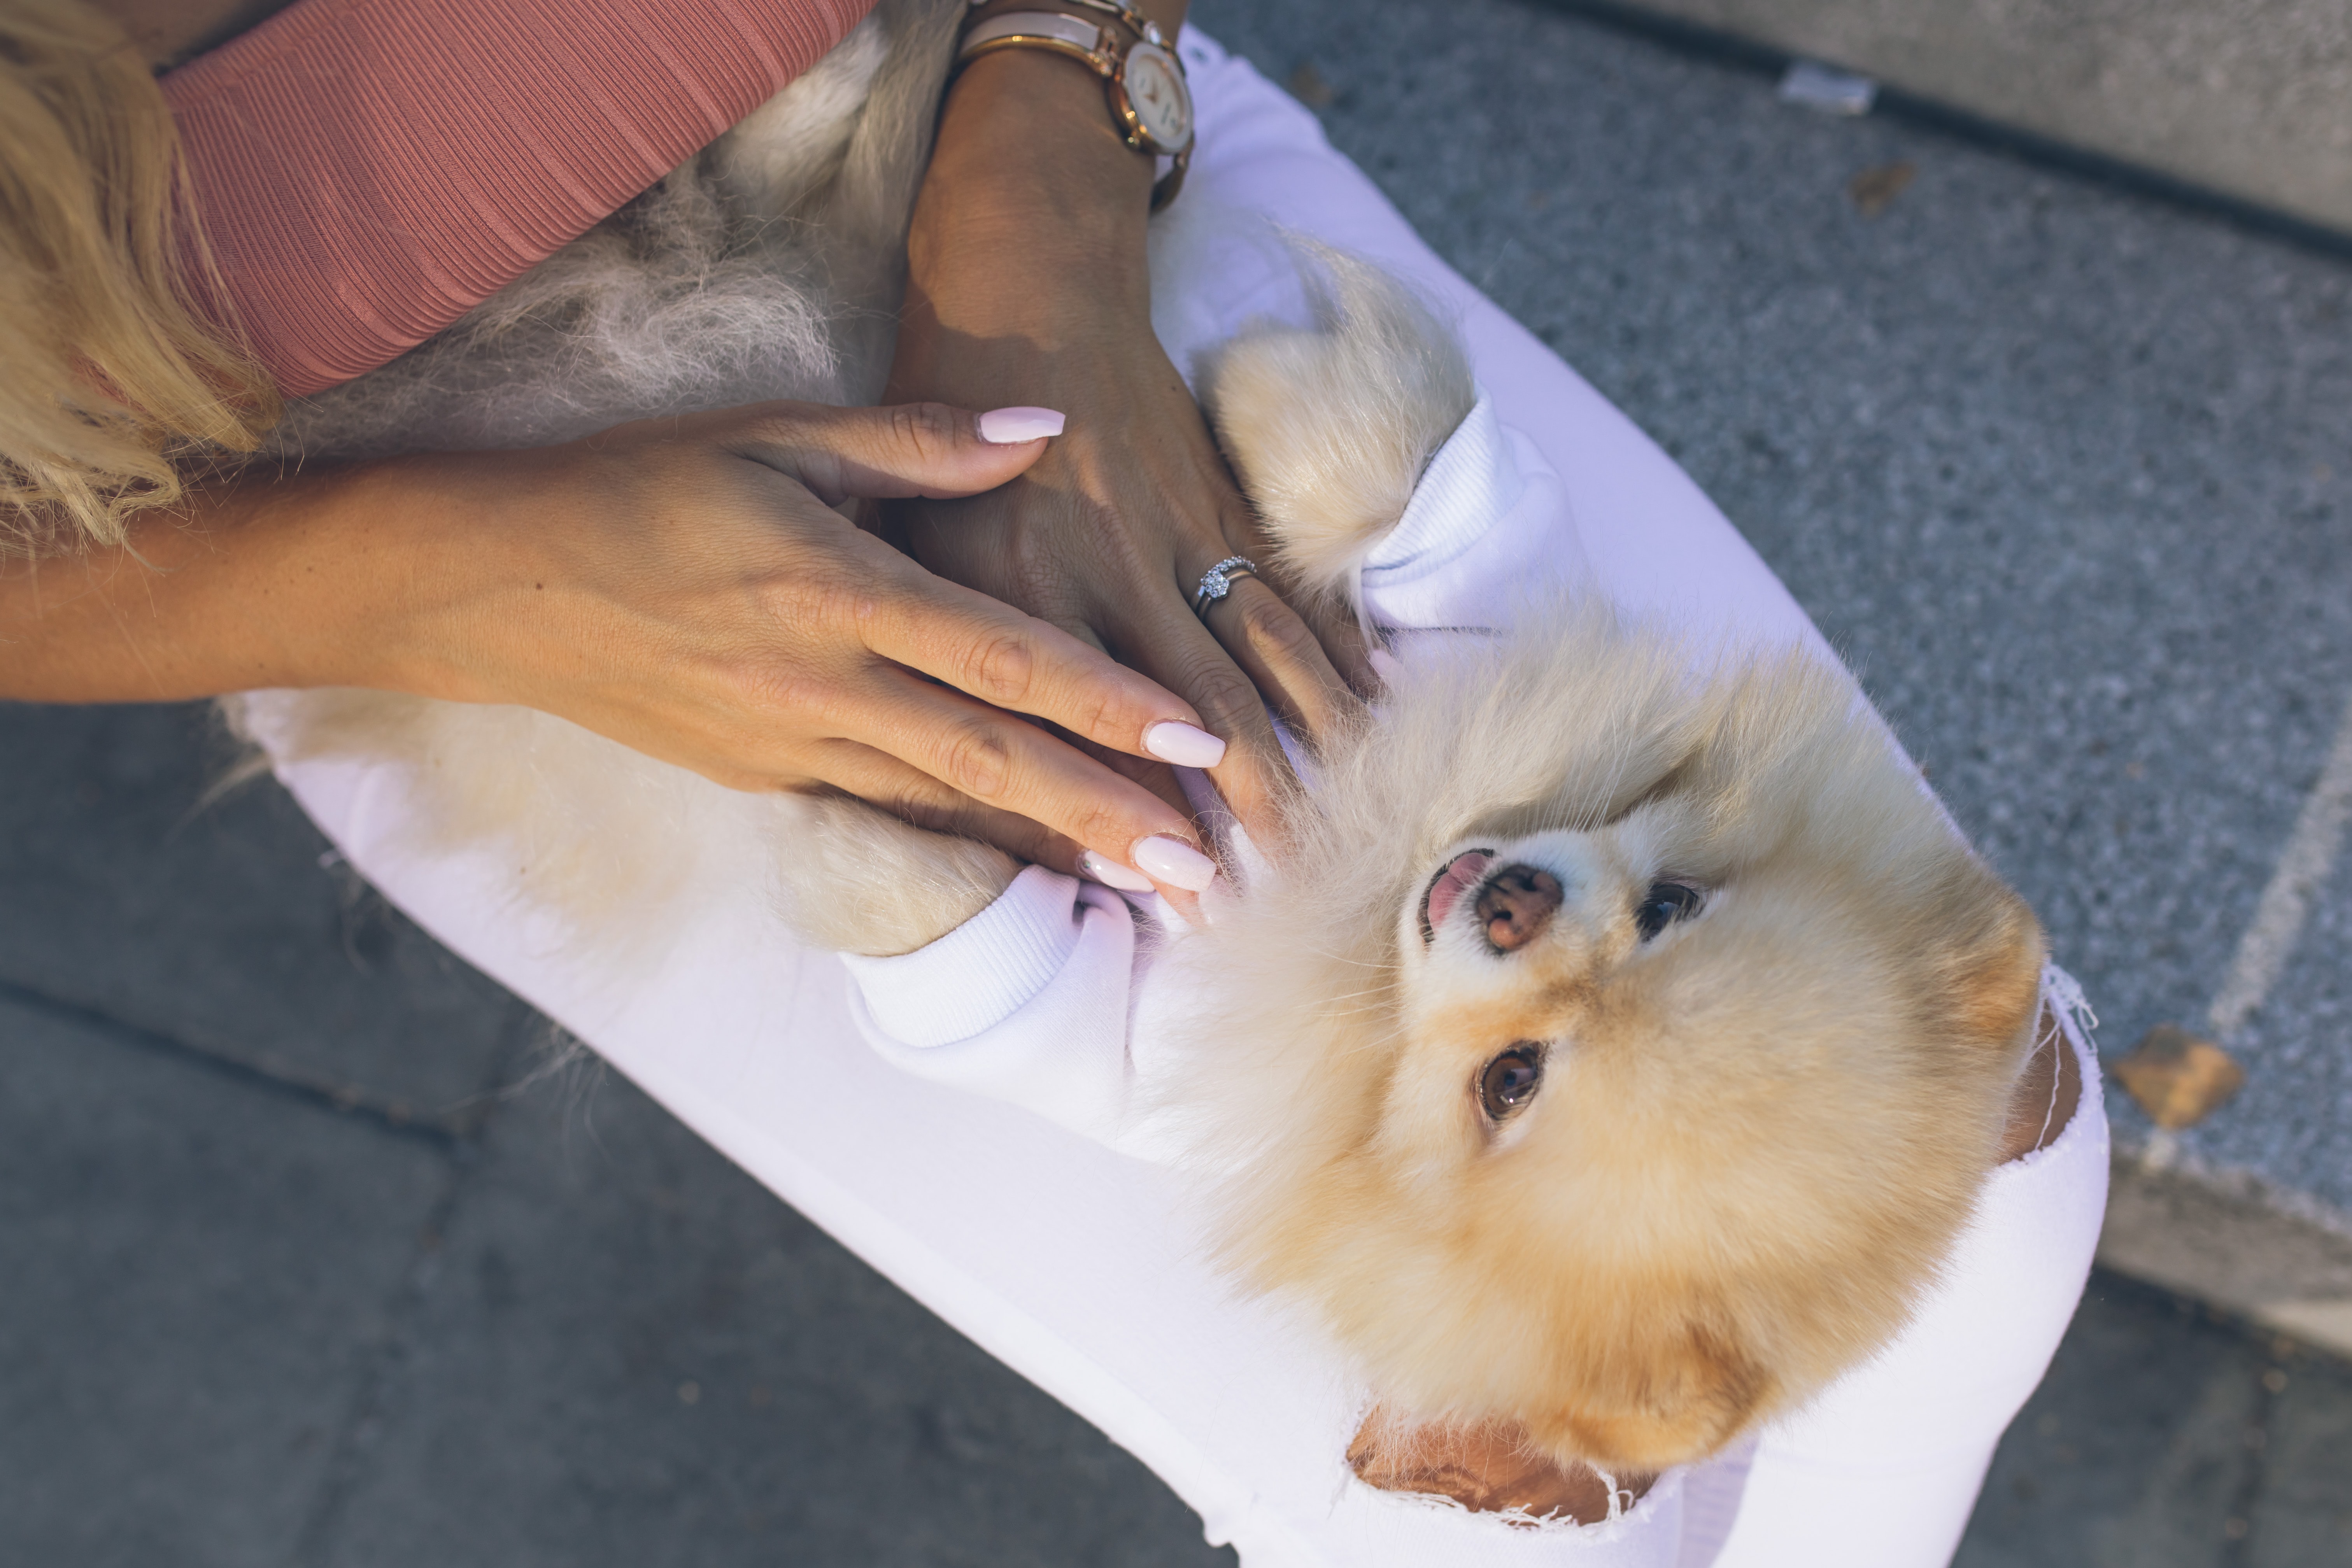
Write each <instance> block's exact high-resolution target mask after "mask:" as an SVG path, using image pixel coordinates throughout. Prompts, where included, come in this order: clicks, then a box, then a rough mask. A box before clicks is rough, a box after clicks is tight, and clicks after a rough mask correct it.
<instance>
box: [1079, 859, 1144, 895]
mask: <svg viewBox="0 0 2352 1568" xmlns="http://www.w3.org/2000/svg"><path fill="white" fill-rule="evenodd" d="M1078 869H1079V870H1081V871H1083V872H1085V873H1086V874H1087V876H1089V877H1092V878H1093V879H1095V880H1096V881H1097V882H1100V883H1101V884H1102V885H1103V886H1104V887H1106V888H1117V889H1118V890H1119V891H1120V892H1122V893H1148V892H1150V891H1151V879H1150V878H1149V877H1147V876H1145V875H1144V874H1143V873H1142V872H1140V871H1137V870H1133V869H1130V868H1128V867H1125V866H1122V865H1120V864H1119V863H1118V861H1116V860H1114V859H1112V858H1110V857H1109V856H1108V855H1097V854H1096V853H1095V852H1094V851H1093V850H1091V849H1089V850H1087V851H1086V852H1085V853H1084V854H1082V855H1080V856H1079V857H1078Z"/></svg>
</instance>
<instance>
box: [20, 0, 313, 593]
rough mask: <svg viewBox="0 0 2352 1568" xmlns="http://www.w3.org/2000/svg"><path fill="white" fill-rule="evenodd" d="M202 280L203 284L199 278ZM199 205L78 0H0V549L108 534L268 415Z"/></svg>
mask: <svg viewBox="0 0 2352 1568" xmlns="http://www.w3.org/2000/svg"><path fill="white" fill-rule="evenodd" d="M199 290H201V291H202V292H201V293H199ZM211 300H226V292H225V290H224V289H223V287H222V284H221V279H220V275H219V273H218V271H217V270H216V269H215V268H214V266H213V263H212V260H211V258H210V256H209V254H208V253H207V252H206V251H205V248H204V246H203V243H202V240H201V237H200V236H198V235H197V233H196V231H195V226H194V193H193V187H192V185H191V184H190V182H189V178H188V173H187V168H186V165H185V163H184V160H183V158H182V155H181V148H180V139H179V133H178V131H177V129H176V127H175V126H174V125H173V121H172V110H171V108H170V106H169V105H168V104H166V103H165V101H164V100H163V91H162V89H159V88H158V87H157V86H156V85H155V80H154V78H153V77H152V75H151V74H150V72H149V70H148V67H147V63H146V61H145V60H144V59H142V58H141V56H140V53H139V50H138V49H137V48H136V47H134V46H133V45H132V44H131V40H130V39H129V38H128V37H125V36H124V35H123V33H122V31H121V29H120V28H119V27H117V26H114V25H113V24H112V23H111V22H109V21H107V20H106V19H104V18H102V17H100V16H97V15H95V14H94V13H91V12H89V11H87V10H85V9H84V8H83V7H82V6H80V5H78V4H76V3H74V0H9V4H8V5H6V6H5V9H4V10H0V557H6V556H10V555H26V554H42V553H47V552H54V551H60V550H68V549H74V548H88V547H89V546H91V545H101V546H104V545H119V544H121V543H122V542H124V538H125V535H126V531H127V528H128V524H129V522H130V520H131V514H133V513H134V512H137V511H140V510H145V509H147V508H150V507H162V506H171V505H173V504H174V503H176V502H177V501H179V500H181V499H182V497H183V495H184V474H183V470H184V469H193V470H202V469H204V468H209V467H211V466H213V465H215V464H218V463H219V462H221V461H222V460H224V459H225V458H230V457H231V456H232V455H234V454H237V453H245V452H250V451H252V450H254V449H255V447H257V446H258V445H259V444H260V440H261V437H262V435H263V433H264V432H266V431H267V430H268V428H269V427H270V426H272V425H274V424H275V423H276V422H277V419H278V411H279V400H278V391H277V388H276V387H275V385H274V384H272V383H271V381H270V379H269V375H268V372H267V371H265V370H264V369H262V367H261V366H260V364H259V363H257V361H256V360H255V359H254V357H253V355H252V354H251V353H249V352H248V351H247V349H246V348H245V346H244V345H243V344H242V342H239V341H238V340H237V339H236V336H235V335H234V334H233V333H230V332H225V331H222V330H221V329H219V328H217V327H215V326H214V325H212V324H210V323H209V322H208V321H207V319H206V318H207V314H208V313H209V314H210V315H212V316H215V317H219V316H223V315H225V313H226V312H225V310H218V309H215V310H211V311H209V312H207V310H205V309H204V304H205V303H206V302H208V301H211Z"/></svg>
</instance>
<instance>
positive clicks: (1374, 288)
mask: <svg viewBox="0 0 2352 1568" xmlns="http://www.w3.org/2000/svg"><path fill="white" fill-rule="evenodd" d="M1292 243H1293V244H1294V245H1295V246H1296V247H1297V251H1298V255H1299V260H1300V262H1301V264H1302V266H1303V267H1304V268H1306V270H1307V279H1308V282H1309V294H1310V298H1311V300H1312V302H1313V306H1314V311H1315V316H1316V321H1315V324H1314V325H1313V326H1312V327H1310V328H1289V327H1275V328H1269V329H1267V330H1265V331H1258V332H1253V333H1249V334H1246V335H1244V336H1243V337H1241V338H1239V339H1236V340H1235V341H1234V342H1232V343H1231V344H1229V345H1227V346H1226V347H1225V348H1224V349H1223V351H1222V352H1221V353H1217V354H1215V355H1214V356H1213V358H1212V359H1211V360H1210V362H1209V363H1208V365H1207V366H1206V367H1205V374H1204V375H1203V377H1202V402H1203V404H1204V405H1206V407H1207V409H1208V411H1209V415H1210V418H1211V420H1212V421H1213V423H1214V425H1215V426H1216V431H1217V441H1218V444H1219V445H1221V446H1222V447H1223V448H1224V451H1225V456H1226V458H1227V459H1228V460H1229V461H1230V462H1231V463H1232V464H1233V468H1234V477H1235V478H1236V479H1239V480H1240V481H1241V485H1242V489H1243V490H1244V492H1245V493H1247V494H1248V496H1249V498H1250V500H1251V502H1252V503H1253V504H1254V505H1255V506H1256V508H1257V510H1258V511H1259V514H1260V515H1261V516H1263V517H1264V518H1265V521H1266V525H1267V531H1268V533H1269V534H1270V535H1271V536H1272V538H1273V540H1274V544H1275V553H1276V560H1277V561H1278V562H1279V563H1281V565H1282V567H1283V568H1284V571H1285V576H1286V582H1287V583H1288V584H1292V585H1296V586H1303V587H1305V588H1306V589H1307V590H1308V591H1309V592H1313V593H1317V594H1338V595H1346V596H1347V597H1349V599H1350V600H1351V601H1352V600H1353V599H1354V597H1355V589H1356V583H1357V572H1358V568H1359V567H1360V566H1361V565H1362V563H1363V560H1364V557H1365V556H1366V555H1367V554H1368V553H1370V551H1371V548H1372V546H1373V545H1374V544H1376V543H1378V542H1379V541H1380V538H1381V535H1382V534H1383V533H1385V532H1386V531H1388V530H1389V528H1390V527H1391V525H1393V524H1394V523H1395V522H1396V521H1397V520H1398V519H1399V518H1401V517H1402V516H1403V515H1404V509H1405V506H1406V503H1408V502H1409V501H1411V500H1412V489H1413V486H1414V485H1415V484H1416V483H1418V482H1419V480H1420V479H1421V474H1422V470H1423V468H1427V467H1428V466H1429V460H1430V458H1433V457H1434V456H1436V454H1437V449H1438V447H1442V446H1444V444H1445V438H1446V437H1448V436H1450V435H1452V434H1453V433H1454V426H1457V425H1459V424H1461V423H1462V420H1463V416H1465V415H1467V414H1468V413H1469V412H1470V408H1471V405H1473V404H1474V403H1475V402H1476V401H1477V389H1476V387H1475V385H1474V384H1473V383H1472V381H1471V379H1470V361H1469V358H1468V356H1467V355H1465V353H1463V352H1462V346H1461V344H1459V343H1458V342H1455V341H1454V337H1453V336H1452V334H1450V333H1448V332H1446V331H1444V330H1443V329H1441V328H1440V327H1439V326H1438V324H1437V322H1436V321H1434V320H1433V318H1432V317H1431V315H1430V312H1429V309H1428V307H1427V306H1425V305H1423V303H1422V302H1421V301H1420V300H1416V299H1415V298H1413V296H1412V292H1411V291H1410V290H1409V289H1406V288H1405V287H1404V285H1403V284H1402V283H1400V282H1398V281H1397V280H1396V279H1394V278H1392V277H1391V276H1390V275H1389V274H1387V273H1385V272H1383V271H1381V269H1380V268H1377V267H1374V266H1373V265H1371V264H1370V262H1367V261H1364V260H1362V259H1360V258H1357V257H1352V256H1349V255H1346V254H1345V253H1343V252H1340V251H1337V250H1334V249H1332V248H1331V247H1328V246H1324V245H1318V244H1316V243H1315V242H1313V241H1311V240H1303V239H1299V240H1294V241H1293V242H1292Z"/></svg>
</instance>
